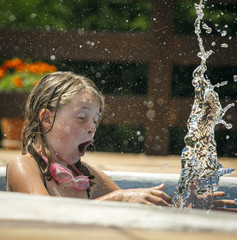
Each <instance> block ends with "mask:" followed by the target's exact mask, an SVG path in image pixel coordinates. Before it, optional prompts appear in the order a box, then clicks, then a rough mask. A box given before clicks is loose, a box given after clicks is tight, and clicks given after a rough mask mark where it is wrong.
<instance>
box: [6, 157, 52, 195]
mask: <svg viewBox="0 0 237 240" xmlns="http://www.w3.org/2000/svg"><path fill="white" fill-rule="evenodd" d="M7 191H12V192H23V193H31V194H41V195H48V193H47V190H46V189H45V187H44V182H43V178H42V176H41V172H40V169H39V167H38V164H37V163H36V161H35V160H34V159H33V158H32V157H31V156H29V155H20V156H18V157H17V158H15V159H12V160H11V161H10V162H9V163H8V166H7Z"/></svg>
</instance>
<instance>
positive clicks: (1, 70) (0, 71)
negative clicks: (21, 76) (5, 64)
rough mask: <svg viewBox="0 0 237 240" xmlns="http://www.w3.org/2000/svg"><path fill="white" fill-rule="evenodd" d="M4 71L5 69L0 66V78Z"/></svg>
mask: <svg viewBox="0 0 237 240" xmlns="http://www.w3.org/2000/svg"><path fill="white" fill-rule="evenodd" d="M5 72H6V71H5V70H4V69H2V68H0V78H2V77H4V75H5Z"/></svg>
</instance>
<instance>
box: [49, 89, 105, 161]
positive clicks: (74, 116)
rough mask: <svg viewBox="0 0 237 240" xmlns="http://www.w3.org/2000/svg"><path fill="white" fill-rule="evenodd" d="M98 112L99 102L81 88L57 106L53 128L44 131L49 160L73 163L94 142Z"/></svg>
mask: <svg viewBox="0 0 237 240" xmlns="http://www.w3.org/2000/svg"><path fill="white" fill-rule="evenodd" d="M99 115H100V102H99V100H98V99H97V98H96V97H95V95H94V94H92V93H89V92H80V93H79V94H77V95H76V96H75V97H74V98H73V99H72V101H71V102H70V103H68V104H66V105H65V106H63V107H62V108H61V109H60V110H58V112H57V115H56V119H55V122H54V125H53V128H52V129H51V131H50V132H49V133H47V134H46V141H47V143H48V146H49V149H50V151H51V156H52V162H59V163H61V164H63V165H67V164H69V165H70V164H75V163H76V162H77V161H78V160H79V158H80V157H82V156H83V155H84V154H85V151H86V148H87V147H88V146H89V145H90V144H92V143H93V137H94V134H95V131H96V123H97V121H98V119H99ZM52 116H53V114H52Z"/></svg>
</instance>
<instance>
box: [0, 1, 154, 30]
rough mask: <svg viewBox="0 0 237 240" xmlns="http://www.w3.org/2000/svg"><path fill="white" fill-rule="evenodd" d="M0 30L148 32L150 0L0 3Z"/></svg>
mask: <svg viewBox="0 0 237 240" xmlns="http://www.w3.org/2000/svg"><path fill="white" fill-rule="evenodd" d="M0 8H1V12H2V14H1V15H0V28H4V27H7V28H39V29H46V30H81V29H82V30H106V31H148V30H149V27H150V12H151V1H145V0H144V1H136V0H129V1H124V0H114V1H103V0H97V1H95V0H50V1H48V0H28V1H26V0H17V1H16V0H1V1H0Z"/></svg>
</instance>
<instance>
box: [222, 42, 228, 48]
mask: <svg viewBox="0 0 237 240" xmlns="http://www.w3.org/2000/svg"><path fill="white" fill-rule="evenodd" d="M221 47H222V48H228V47H229V45H228V44H227V43H222V44H221Z"/></svg>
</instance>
